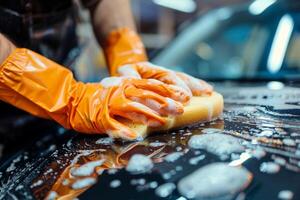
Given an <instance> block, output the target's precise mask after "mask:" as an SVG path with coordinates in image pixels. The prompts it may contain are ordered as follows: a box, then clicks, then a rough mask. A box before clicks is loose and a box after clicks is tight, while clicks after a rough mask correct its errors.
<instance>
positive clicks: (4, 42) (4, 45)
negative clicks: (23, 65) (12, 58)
mask: <svg viewBox="0 0 300 200" xmlns="http://www.w3.org/2000/svg"><path fill="white" fill-rule="evenodd" d="M15 48H16V46H15V45H14V44H13V43H12V42H11V41H9V40H8V39H7V38H6V37H5V36H4V35H2V34H1V33H0V64H1V63H3V61H4V60H5V59H6V58H7V57H8V56H9V54H10V53H11V52H13V50H14V49H15Z"/></svg>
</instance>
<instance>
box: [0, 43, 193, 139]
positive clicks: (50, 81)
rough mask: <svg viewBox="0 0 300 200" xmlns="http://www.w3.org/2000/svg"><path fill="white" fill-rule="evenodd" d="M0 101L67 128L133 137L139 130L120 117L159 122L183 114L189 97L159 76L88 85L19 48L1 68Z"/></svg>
mask: <svg viewBox="0 0 300 200" xmlns="http://www.w3.org/2000/svg"><path fill="white" fill-rule="evenodd" d="M0 99H1V100H3V101H5V102H8V103H10V104H12V105H14V106H16V107H18V108H20V109H23V110H25V111H27V112H29V113H31V114H33V115H36V116H39V117H43V118H47V119H53V120H55V121H56V122H58V123H59V124H61V125H62V126H64V127H65V128H68V129H74V130H76V131H79V132H83V133H107V134H109V135H110V136H112V137H119V138H124V139H129V140H132V139H136V137H137V135H136V133H134V132H133V131H132V130H131V129H129V128H128V127H127V126H125V125H124V124H122V123H120V122H119V121H118V118H120V117H123V118H127V119H129V120H132V121H134V122H139V123H140V122H141V123H144V124H148V125H149V126H160V125H163V124H164V123H165V119H164V118H163V117H162V116H163V115H178V114H181V113H183V105H182V103H185V102H187V101H188V100H189V97H188V95H187V93H186V92H185V91H184V90H182V89H180V88H178V87H171V86H168V85H166V84H164V83H162V82H160V81H156V80H144V79H133V78H124V77H123V78H122V77H111V78H106V79H104V80H103V81H102V82H101V83H97V84H91V83H90V84H84V83H81V82H77V81H76V80H74V78H73V75H72V73H71V72H70V71H69V70H68V69H66V68H64V67H62V66H60V65H59V64H57V63H55V62H53V61H51V60H49V59H47V58H45V57H43V56H41V55H39V54H37V53H35V52H32V51H30V50H28V49H16V50H14V51H13V53H11V54H10V56H9V57H8V58H7V59H6V60H5V61H4V62H3V64H2V65H1V66H0Z"/></svg>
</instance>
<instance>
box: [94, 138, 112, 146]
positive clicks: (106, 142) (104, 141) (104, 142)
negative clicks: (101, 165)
mask: <svg viewBox="0 0 300 200" xmlns="http://www.w3.org/2000/svg"><path fill="white" fill-rule="evenodd" d="M113 141H114V140H113V138H111V137H105V138H100V139H98V140H97V141H96V142H95V143H96V144H102V145H110V144H112V143H113Z"/></svg>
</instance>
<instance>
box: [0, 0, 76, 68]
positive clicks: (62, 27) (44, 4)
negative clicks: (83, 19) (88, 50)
mask: <svg viewBox="0 0 300 200" xmlns="http://www.w3.org/2000/svg"><path fill="white" fill-rule="evenodd" d="M73 11H74V9H73V2H72V0H51V1H49V0H9V1H7V0H0V32H1V33H4V34H5V35H7V36H8V37H9V38H10V39H11V40H12V41H13V42H15V44H16V45H17V46H19V47H25V48H29V49H31V50H34V51H37V52H39V53H41V54H43V55H45V56H46V57H48V58H50V59H52V60H55V61H56V62H59V63H61V64H68V62H67V60H68V59H69V58H68V56H69V54H70V51H71V50H72V49H74V48H75V47H76V46H77V40H76V29H75V19H74V12H73Z"/></svg>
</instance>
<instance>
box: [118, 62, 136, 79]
mask: <svg viewBox="0 0 300 200" xmlns="http://www.w3.org/2000/svg"><path fill="white" fill-rule="evenodd" d="M118 73H119V74H120V75H122V76H123V77H132V78H138V79H140V78H141V76H140V74H139V73H138V72H137V71H136V70H135V69H134V68H133V67H132V65H129V64H128V65H123V66H121V67H119V68H118Z"/></svg>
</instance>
